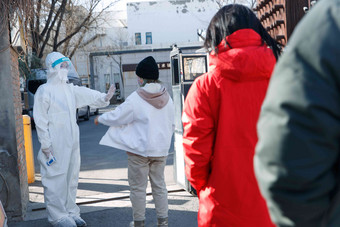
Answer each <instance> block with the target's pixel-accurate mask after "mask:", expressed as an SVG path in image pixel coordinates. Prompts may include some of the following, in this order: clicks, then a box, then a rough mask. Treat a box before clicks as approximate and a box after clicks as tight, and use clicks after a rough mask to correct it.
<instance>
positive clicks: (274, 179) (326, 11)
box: [254, 0, 340, 227]
mask: <svg viewBox="0 0 340 227" xmlns="http://www.w3.org/2000/svg"><path fill="white" fill-rule="evenodd" d="M257 127H258V128H257V130H258V136H259V141H258V144H257V146H256V155H255V159H254V164H255V172H256V177H257V180H258V182H259V186H260V189H261V192H262V194H263V195H264V197H265V199H266V201H267V206H268V208H269V211H270V214H271V218H272V220H273V221H274V222H275V223H276V224H277V225H278V226H301V227H314V226H329V227H333V226H340V193H339V189H338V187H339V185H340V172H339V171H340V164H339V161H340V0H320V1H318V3H317V4H316V5H315V6H314V7H313V9H312V10H311V11H310V12H309V13H307V15H306V16H305V17H304V18H303V19H302V21H301V22H300V23H299V25H298V26H297V27H296V29H295V31H294V34H293V35H292V37H291V39H290V41H289V43H288V46H287V47H286V49H285V53H284V54H283V55H282V57H281V58H280V59H279V62H278V64H277V66H276V67H275V70H274V74H273V77H272V79H271V81H270V85H269V88H268V92H267V95H266V98H265V101H264V104H263V106H262V111H261V115H260V119H259V122H258V125H257Z"/></svg>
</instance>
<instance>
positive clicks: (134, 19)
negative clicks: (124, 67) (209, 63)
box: [127, 0, 217, 47]
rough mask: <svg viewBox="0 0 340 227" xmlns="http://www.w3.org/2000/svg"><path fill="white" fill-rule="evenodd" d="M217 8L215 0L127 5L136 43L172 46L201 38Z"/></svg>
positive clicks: (134, 43) (129, 27)
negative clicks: (200, 34)
mask: <svg viewBox="0 0 340 227" xmlns="http://www.w3.org/2000/svg"><path fill="white" fill-rule="evenodd" d="M216 11H217V6H216V3H215V1H214V0H181V1H150V2H131V3H128V4H127V22H128V33H129V36H130V40H133V41H134V42H133V43H130V44H132V45H137V46H138V45H151V46H157V47H169V44H172V43H177V44H182V43H183V44H184V43H193V42H199V41H201V40H200V38H199V36H198V34H197V33H198V32H201V31H203V30H205V29H206V28H207V27H208V25H209V22H210V20H211V18H212V17H213V15H214V14H215V13H216Z"/></svg>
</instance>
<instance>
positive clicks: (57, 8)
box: [30, 0, 118, 58]
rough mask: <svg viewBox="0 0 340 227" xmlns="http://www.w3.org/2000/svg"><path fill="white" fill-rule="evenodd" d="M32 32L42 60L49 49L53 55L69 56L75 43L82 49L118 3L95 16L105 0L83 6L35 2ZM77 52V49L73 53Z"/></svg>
mask: <svg viewBox="0 0 340 227" xmlns="http://www.w3.org/2000/svg"><path fill="white" fill-rule="evenodd" d="M33 1H34V10H33V12H32V14H31V20H30V29H31V33H32V41H31V46H32V52H33V53H34V54H35V55H36V56H37V57H39V58H42V57H43V55H44V53H45V49H46V47H47V46H48V47H49V48H51V49H52V50H53V51H60V50H62V51H60V52H64V53H66V52H67V50H68V48H69V45H70V44H71V43H73V44H74V43H76V45H73V48H77V47H79V45H81V43H82V41H83V38H84V34H86V32H87V31H88V28H89V27H90V26H91V24H93V23H94V22H95V21H96V20H97V19H98V18H99V17H100V16H101V13H102V12H104V11H105V10H107V9H108V8H109V7H111V6H112V5H113V4H114V3H116V2H117V1H118V0H116V1H113V2H111V3H110V4H109V5H107V6H106V7H104V8H103V9H101V11H99V12H97V13H95V9H96V8H97V6H98V4H99V3H100V2H101V1H102V0H87V2H86V3H87V4H83V5H80V4H79V2H77V1H76V0H33ZM72 52H73V53H74V52H75V49H74V50H73V51H71V53H72Z"/></svg>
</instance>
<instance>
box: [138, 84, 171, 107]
mask: <svg viewBox="0 0 340 227" xmlns="http://www.w3.org/2000/svg"><path fill="white" fill-rule="evenodd" d="M137 94H138V95H139V96H140V97H141V98H142V99H144V100H145V101H147V102H148V103H149V104H151V105H152V106H154V107H155V108H157V109H162V108H163V107H164V106H165V105H166V104H167V103H168V101H169V94H168V92H167V91H166V88H165V87H164V86H162V85H160V84H156V83H151V84H146V85H145V86H144V87H141V88H138V89H137Z"/></svg>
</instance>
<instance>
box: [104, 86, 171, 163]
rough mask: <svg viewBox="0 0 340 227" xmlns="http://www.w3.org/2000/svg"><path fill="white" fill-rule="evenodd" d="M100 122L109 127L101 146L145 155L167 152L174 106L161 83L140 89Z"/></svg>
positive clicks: (160, 154) (157, 155) (164, 153)
mask: <svg viewBox="0 0 340 227" xmlns="http://www.w3.org/2000/svg"><path fill="white" fill-rule="evenodd" d="M98 121H99V122H100V123H102V124H104V125H107V126H110V128H109V130H108V131H107V132H106V134H105V135H104V136H103V138H102V139H101V141H100V142H99V143H100V144H101V145H106V146H111V147H115V148H118V149H121V150H124V151H128V152H131V153H134V154H137V155H141V156H144V157H161V156H167V155H168V151H169V148H170V143H171V137H172V134H173V131H174V105H173V101H172V99H171V98H170V97H169V94H168V92H166V90H165V88H164V87H163V86H161V85H160V84H157V83H152V84H146V85H145V86H144V87H143V88H139V89H138V90H137V91H135V92H133V93H132V94H131V95H129V97H127V99H126V100H125V102H124V103H122V104H121V105H119V106H118V107H117V108H116V109H115V110H113V111H111V112H107V113H104V114H103V115H101V116H100V117H99V118H98Z"/></svg>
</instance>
